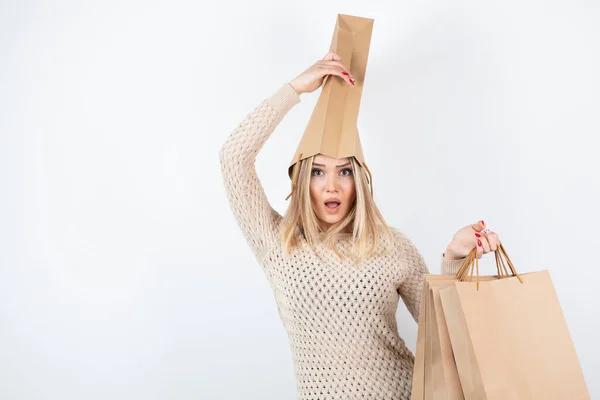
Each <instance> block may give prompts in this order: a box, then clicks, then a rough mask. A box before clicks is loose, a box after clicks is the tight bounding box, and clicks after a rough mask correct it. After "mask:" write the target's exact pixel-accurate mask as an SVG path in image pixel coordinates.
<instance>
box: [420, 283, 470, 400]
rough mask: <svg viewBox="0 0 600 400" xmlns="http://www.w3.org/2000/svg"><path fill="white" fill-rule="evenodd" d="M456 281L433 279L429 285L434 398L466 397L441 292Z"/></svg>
mask: <svg viewBox="0 0 600 400" xmlns="http://www.w3.org/2000/svg"><path fill="white" fill-rule="evenodd" d="M454 282H455V281H454V280H451V281H450V280H448V281H433V282H430V287H429V308H430V310H431V318H430V320H429V321H430V323H429V324H428V326H429V327H430V329H429V332H430V336H429V337H428V339H430V340H431V348H432V351H431V370H432V386H433V399H434V400H462V399H464V395H463V392H462V386H461V384H460V379H459V377H458V370H457V369H456V363H455V362H454V354H453V353H452V346H451V344H450V335H449V333H448V327H447V326H446V320H445V318H444V314H443V310H442V303H441V299H440V293H439V291H440V289H441V288H444V287H449V286H454Z"/></svg>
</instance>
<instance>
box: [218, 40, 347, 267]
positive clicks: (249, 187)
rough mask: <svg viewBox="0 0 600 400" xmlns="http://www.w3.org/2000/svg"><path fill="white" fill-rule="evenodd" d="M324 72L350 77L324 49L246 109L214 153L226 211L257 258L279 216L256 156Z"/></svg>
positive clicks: (274, 235) (272, 235)
mask: <svg viewBox="0 0 600 400" xmlns="http://www.w3.org/2000/svg"><path fill="white" fill-rule="evenodd" d="M327 75H337V76H339V77H341V78H342V79H344V81H346V82H347V83H348V85H354V77H352V75H350V73H348V72H347V68H345V67H344V65H343V64H342V63H341V57H340V56H339V55H338V54H336V53H334V52H331V51H330V52H328V53H327V54H326V55H325V57H323V59H322V60H319V61H317V62H316V63H315V64H313V65H312V66H310V67H309V68H308V69H307V70H306V71H304V72H302V73H301V74H300V75H298V76H297V77H296V78H295V79H293V80H292V81H291V82H289V83H285V84H284V85H283V86H281V88H280V89H279V90H277V92H275V93H274V94H273V95H272V96H270V97H268V98H267V99H265V100H264V101H263V102H262V103H261V104H260V105H258V106H257V107H256V108H255V109H254V110H253V111H252V112H251V113H250V114H248V115H247V116H246V118H245V119H244V120H243V121H242V122H241V123H240V124H239V125H238V126H237V128H236V129H235V130H234V131H233V132H232V133H231V134H230V135H229V137H228V138H227V141H226V142H225V144H224V145H223V147H222V148H221V151H220V152H219V157H220V160H221V172H222V175H223V181H224V183H225V190H226V192H227V198H228V199H229V204H230V206H231V210H232V211H233V215H234V216H235V219H236V220H237V222H238V225H239V226H240V228H241V230H242V232H243V234H244V237H245V238H246V240H247V241H248V244H249V245H250V247H251V248H252V251H253V252H254V255H255V256H256V257H257V258H258V260H259V261H261V260H262V257H263V256H264V255H265V253H266V251H267V250H268V249H269V248H270V246H271V245H272V244H273V243H274V241H276V240H278V238H277V229H278V226H279V222H280V221H281V218H282V216H281V215H280V214H279V213H278V212H277V211H275V210H274V209H273V208H272V207H271V205H270V204H269V202H268V200H267V197H266V195H265V191H264V189H263V187H262V185H261V183H260V180H259V179H258V176H257V174H256V168H255V166H254V163H255V160H256V155H257V154H258V152H259V151H260V149H261V148H262V146H263V144H264V143H265V142H266V141H267V139H268V138H269V136H271V134H272V133H273V131H274V130H275V128H276V127H277V125H278V124H279V122H280V121H281V120H282V119H283V117H284V116H285V115H286V114H287V112H288V111H289V110H290V109H291V108H292V107H293V106H294V105H296V104H298V103H299V102H300V95H301V94H302V93H310V92H313V91H315V90H316V89H317V88H319V87H320V86H321V85H322V83H323V80H324V78H325V76H327Z"/></svg>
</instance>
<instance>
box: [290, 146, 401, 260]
mask: <svg viewBox="0 0 600 400" xmlns="http://www.w3.org/2000/svg"><path fill="white" fill-rule="evenodd" d="M314 158H315V156H311V157H308V158H305V159H303V160H301V161H300V162H298V163H296V164H295V165H294V167H293V168H294V169H295V168H300V171H298V178H297V184H296V187H295V189H294V193H293V195H292V198H291V201H290V204H289V206H288V208H287V210H286V212H285V215H284V216H283V220H282V221H281V225H280V230H279V235H280V240H281V242H282V247H283V249H284V253H285V254H286V255H290V254H291V253H292V251H293V250H294V249H296V248H297V247H298V246H299V245H300V237H299V235H303V236H304V238H305V239H306V241H307V242H308V243H309V245H310V246H311V247H313V248H314V247H315V246H316V245H317V244H319V243H324V244H325V245H327V246H329V248H331V249H332V250H333V251H334V252H335V253H336V254H337V256H338V257H339V258H340V259H341V258H343V257H342V255H341V254H340V253H339V252H338V250H337V248H336V246H335V245H336V241H335V240H334V237H335V235H336V234H337V233H341V232H342V231H343V230H344V229H345V228H346V227H347V226H352V239H353V240H352V244H353V245H352V250H351V252H350V254H349V256H350V257H352V258H354V259H355V263H356V264H358V263H360V262H361V261H362V260H363V259H364V258H366V257H369V256H371V255H374V254H375V251H376V250H377V246H378V244H379V241H380V240H382V239H381V238H380V235H382V234H383V233H387V234H388V237H389V239H390V240H389V242H388V243H389V244H390V245H389V246H388V248H387V250H386V251H385V253H384V254H387V253H388V252H390V251H391V250H392V244H393V235H392V232H391V230H390V227H389V226H388V225H387V223H386V222H385V220H384V218H383V216H382V215H381V212H380V211H379V209H378V208H377V205H376V204H375V201H374V199H373V197H372V195H371V192H370V190H369V182H368V178H367V175H366V173H365V170H364V168H363V167H362V166H361V165H360V163H359V162H358V161H357V160H356V159H355V158H354V157H348V158H349V160H350V163H351V164H352V171H353V177H354V184H355V188H356V200H355V202H354V204H353V205H352V208H351V210H350V212H349V213H348V215H347V216H346V217H344V218H342V219H341V220H340V221H339V222H338V223H336V224H334V225H332V226H331V227H330V229H328V230H327V232H326V233H325V234H323V233H322V231H321V228H320V226H319V224H318V219H317V215H316V214H315V212H314V210H313V207H312V203H311V198H310V178H311V175H312V174H311V172H312V165H313V161H314ZM294 172H295V170H293V171H292V174H293V173H294ZM369 243H371V247H370V248H368V244H369Z"/></svg>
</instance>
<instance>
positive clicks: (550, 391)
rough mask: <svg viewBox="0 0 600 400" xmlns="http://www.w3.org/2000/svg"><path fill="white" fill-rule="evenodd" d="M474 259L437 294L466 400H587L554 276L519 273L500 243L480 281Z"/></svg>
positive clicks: (475, 258) (473, 255) (586, 391)
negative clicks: (491, 268)
mask: <svg viewBox="0 0 600 400" xmlns="http://www.w3.org/2000/svg"><path fill="white" fill-rule="evenodd" d="M476 254H477V253H476V250H473V252H472V253H471V254H470V255H469V256H468V257H467V259H466V260H465V263H464V264H463V266H462V267H461V269H460V270H459V272H458V273H457V281H456V282H455V285H454V286H452V287H448V288H443V289H440V290H439V293H440V299H441V303H442V308H443V313H444V317H445V320H446V322H447V327H448V332H449V334H450V339H451V344H452V348H453V353H454V356H455V362H456V366H457V369H458V373H459V377H460V381H461V385H462V388H463V393H464V396H465V399H467V400H470V399H477V400H480V399H484V400H511V399H543V400H553V399H556V400H559V399H560V400H563V399H569V400H579V399H589V398H590V395H589V392H588V390H587V386H586V384H585V380H584V377H583V373H582V370H581V366H580V364H579V360H578V357H577V354H576V351H575V347H574V345H573V342H572V340H571V336H570V333H569V330H568V328H567V325H566V321H565V318H564V315H563V313H562V310H561V307H560V303H559V301H558V297H557V295H556V292H555V290H554V286H553V284H552V281H551V279H550V274H549V272H548V271H540V272H531V273H525V274H517V272H516V270H515V268H514V265H513V264H512V262H511V261H510V258H509V257H508V255H507V254H506V251H505V249H504V247H503V245H502V244H499V247H498V250H497V251H496V252H495V255H496V267H497V269H498V275H497V276H496V277H495V278H497V279H491V280H482V279H480V277H479V264H478V261H477V256H476ZM473 260H474V261H475V269H474V268H473V267H474V265H473ZM505 261H506V263H507V264H508V266H509V268H510V271H511V274H509V273H508V270H507V268H506V264H505ZM474 270H476V271H477V274H476V276H475V277H473V271H474ZM475 279H476V282H475Z"/></svg>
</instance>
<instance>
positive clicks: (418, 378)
mask: <svg viewBox="0 0 600 400" xmlns="http://www.w3.org/2000/svg"><path fill="white" fill-rule="evenodd" d="M455 279H456V278H455V277H453V276H449V275H431V274H428V275H425V278H424V282H423V289H422V292H421V306H420V308H419V325H418V328H417V345H416V354H415V363H414V367H413V378H412V379H413V380H412V392H411V399H418V400H421V399H428V400H430V399H432V398H433V386H432V380H431V379H432V376H431V372H428V373H427V376H426V372H425V358H426V353H427V354H430V352H431V348H430V346H431V344H429V347H426V342H427V340H426V336H428V334H427V330H428V319H429V318H428V314H429V312H428V305H429V295H428V294H429V285H430V283H431V282H438V281H444V282H450V283H452V282H453V281H454V280H455ZM429 343H431V342H430V341H429ZM429 357H430V356H429ZM426 382H427V387H428V389H427V390H426Z"/></svg>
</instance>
